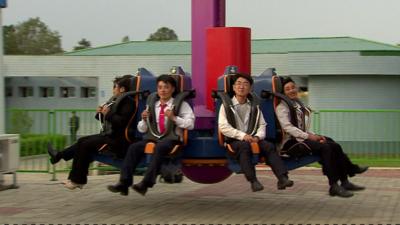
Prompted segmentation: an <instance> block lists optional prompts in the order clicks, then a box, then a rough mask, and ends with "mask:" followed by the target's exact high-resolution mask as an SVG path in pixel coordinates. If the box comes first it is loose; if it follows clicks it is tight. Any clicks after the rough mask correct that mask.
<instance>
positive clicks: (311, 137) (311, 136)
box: [308, 134, 326, 144]
mask: <svg viewBox="0 0 400 225" xmlns="http://www.w3.org/2000/svg"><path fill="white" fill-rule="evenodd" d="M308 139H309V140H311V141H316V142H319V143H321V144H323V143H325V142H326V138H325V137H324V136H321V135H316V134H308Z"/></svg>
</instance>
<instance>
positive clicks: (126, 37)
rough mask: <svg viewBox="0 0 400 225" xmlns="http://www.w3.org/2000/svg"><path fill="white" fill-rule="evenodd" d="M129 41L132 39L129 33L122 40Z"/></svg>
mask: <svg viewBox="0 0 400 225" xmlns="http://www.w3.org/2000/svg"><path fill="white" fill-rule="evenodd" d="M129 41H130V39H129V36H128V35H126V36H125V37H123V38H122V40H121V42H129Z"/></svg>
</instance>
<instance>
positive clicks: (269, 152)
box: [218, 74, 293, 192]
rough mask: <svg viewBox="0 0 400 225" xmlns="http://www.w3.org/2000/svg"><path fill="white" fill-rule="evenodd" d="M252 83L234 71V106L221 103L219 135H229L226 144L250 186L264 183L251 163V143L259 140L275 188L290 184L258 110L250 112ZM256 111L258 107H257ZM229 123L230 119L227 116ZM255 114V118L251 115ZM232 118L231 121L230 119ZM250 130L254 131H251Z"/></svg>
mask: <svg viewBox="0 0 400 225" xmlns="http://www.w3.org/2000/svg"><path fill="white" fill-rule="evenodd" d="M252 84H253V79H252V78H251V77H250V75H245V74H236V75H235V78H234V84H233V91H234V93H235V94H234V96H233V98H232V103H233V107H234V109H229V112H226V111H225V107H224V106H223V105H222V106H221V108H220V111H219V117H218V127H219V130H220V131H221V132H222V134H223V135H224V136H225V137H227V138H228V141H227V142H228V144H230V145H231V147H232V149H233V151H234V152H235V157H236V158H237V159H238V160H239V164H240V167H241V169H242V171H243V173H244V175H245V177H246V179H247V180H248V181H249V182H250V183H251V189H252V190H253V191H254V192H255V191H261V190H263V189H264V187H263V185H262V184H261V183H260V182H259V181H258V180H257V177H256V171H255V167H254V165H253V163H252V154H253V153H252V151H251V143H258V145H259V148H260V155H261V156H265V157H266V159H267V163H268V164H269V165H270V166H271V168H272V171H273V172H274V174H275V176H276V177H277V178H278V183H277V187H278V189H285V188H286V187H291V186H293V181H291V180H289V179H288V172H287V169H286V167H285V165H284V164H283V161H282V159H281V158H280V156H279V155H278V153H277V152H276V151H275V146H274V145H273V144H271V143H269V142H267V141H265V140H264V138H265V133H266V122H265V120H264V116H263V114H262V112H261V111H258V112H259V113H257V114H256V115H255V114H254V115H251V112H252V110H253V111H256V109H252V106H251V102H250V100H249V98H248V96H249V93H250V91H251V88H252ZM257 110H259V109H258V108H257ZM227 114H230V118H231V120H232V121H231V122H229V120H230V119H229V115H227ZM251 116H254V117H256V116H258V118H251ZM233 117H234V120H233ZM249 128H250V130H253V133H250V132H251V131H249Z"/></svg>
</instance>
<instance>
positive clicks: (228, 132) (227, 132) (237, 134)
mask: <svg viewBox="0 0 400 225" xmlns="http://www.w3.org/2000/svg"><path fill="white" fill-rule="evenodd" d="M232 103H233V107H234V109H235V111H233V113H234V115H235V122H236V126H237V128H234V127H233V126H232V125H231V124H229V122H228V120H227V118H226V113H225V107H224V106H223V105H221V108H220V110H219V115H218V128H219V130H220V131H221V133H222V134H223V135H224V136H226V137H229V138H234V139H237V140H240V141H243V138H244V136H245V135H246V134H247V133H246V132H247V128H248V126H249V120H250V112H251V103H250V101H249V99H247V102H246V103H244V104H240V103H239V102H238V100H237V99H236V97H235V96H234V97H233V98H232ZM240 111H242V112H240ZM239 114H243V115H245V117H244V118H241V116H239ZM256 127H257V128H256V129H257V132H256V134H255V135H254V136H257V137H258V138H259V139H260V140H263V139H264V138H265V134H266V127H267V123H266V122H265V120H264V116H263V114H262V112H261V111H260V114H259V120H258V124H256ZM249 135H250V134H249Z"/></svg>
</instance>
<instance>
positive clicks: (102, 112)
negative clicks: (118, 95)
mask: <svg viewBox="0 0 400 225" xmlns="http://www.w3.org/2000/svg"><path fill="white" fill-rule="evenodd" d="M108 112H110V108H108V107H102V108H101V114H103V115H104V116H105V115H106V114H107V113H108Z"/></svg>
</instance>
